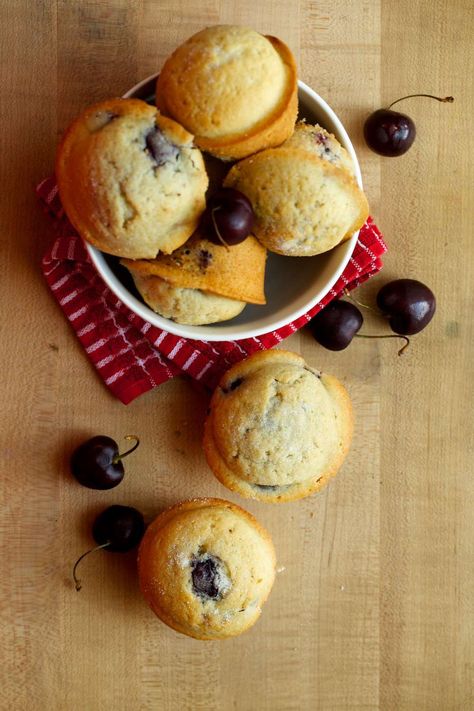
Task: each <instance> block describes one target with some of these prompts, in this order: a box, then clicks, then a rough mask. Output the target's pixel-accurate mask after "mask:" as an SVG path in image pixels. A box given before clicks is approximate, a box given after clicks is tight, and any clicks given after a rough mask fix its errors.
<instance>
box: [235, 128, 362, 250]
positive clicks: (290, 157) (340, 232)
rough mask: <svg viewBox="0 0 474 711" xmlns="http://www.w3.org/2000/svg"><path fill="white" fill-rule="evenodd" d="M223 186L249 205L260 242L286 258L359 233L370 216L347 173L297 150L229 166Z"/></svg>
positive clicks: (279, 150)
mask: <svg viewBox="0 0 474 711" xmlns="http://www.w3.org/2000/svg"><path fill="white" fill-rule="evenodd" d="M290 141H291V139H290ZM224 185H225V186H226V187H229V188H235V189H237V190H240V191H241V192H242V193H244V195H246V196H247V197H248V199H249V200H250V202H251V203H252V207H253V210H254V213H255V224H254V227H253V232H254V234H255V236H256V237H257V238H258V239H259V240H260V242H261V243H262V244H264V245H265V247H267V249H269V250H271V251H272V252H277V253H279V254H285V255H288V256H291V257H309V256H312V255H314V254H321V253H322V252H327V251H328V250H329V249H332V248H333V247H335V246H336V245H337V244H339V243H340V242H342V241H343V240H344V239H347V238H349V237H350V236H351V235H353V234H354V232H355V231H356V230H358V229H360V227H362V225H363V224H364V222H365V220H366V219H367V216H368V212H369V208H368V204H367V200H366V197H365V195H364V193H363V192H362V190H361V189H360V188H359V186H358V185H357V183H356V181H355V179H354V178H353V177H352V175H351V174H350V173H349V172H348V171H347V170H346V169H341V168H338V167H337V166H335V165H333V164H332V163H331V162H330V161H328V160H326V159H323V158H321V157H319V156H318V155H316V154H315V153H314V154H313V153H312V152H311V151H308V150H306V149H305V148H301V147H286V146H280V147H279V148H272V149H269V150H266V151H261V153H258V154H257V155H255V156H251V157H250V158H246V159H245V160H242V161H240V162H239V163H236V164H235V165H234V166H233V167H232V168H231V170H230V171H229V173H228V175H227V177H226V179H225V181H224Z"/></svg>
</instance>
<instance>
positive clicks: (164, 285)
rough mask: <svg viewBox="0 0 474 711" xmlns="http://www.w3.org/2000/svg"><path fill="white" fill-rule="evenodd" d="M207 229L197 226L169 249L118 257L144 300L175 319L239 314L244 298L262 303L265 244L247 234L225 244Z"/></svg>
mask: <svg viewBox="0 0 474 711" xmlns="http://www.w3.org/2000/svg"><path fill="white" fill-rule="evenodd" d="M206 234H207V233H206V231H205V229H204V228H199V229H198V230H197V231H196V232H195V233H194V235H193V236H192V237H191V238H190V239H189V240H188V241H187V242H186V243H185V244H184V245H183V246H182V247H180V248H179V249H177V250H176V251H175V252H173V253H172V254H170V255H159V256H158V257H157V258H156V259H151V260H140V259H139V260H133V259H123V260H122V265H123V266H125V267H127V269H128V270H129V271H130V273H131V275H132V277H133V280H134V282H135V286H136V287H137V289H138V291H139V292H140V294H141V296H142V297H143V299H144V301H145V302H146V303H147V304H148V305H149V306H150V307H151V308H152V309H153V310H154V311H156V312H157V313H159V314H161V316H164V317H166V318H169V319H172V320H173V321H175V322H176V323H182V324H188V325H199V324H208V323H215V322H221V321H225V320H227V319H230V318H234V317H235V316H237V315H238V314H240V313H241V312H242V311H243V309H244V308H245V306H246V305H247V304H248V303H252V304H265V293H264V278H265V260H266V249H265V247H263V246H262V245H261V244H260V242H258V240H256V239H255V237H253V236H252V235H249V236H248V237H247V238H246V239H245V240H244V241H243V242H241V243H240V244H237V245H234V246H232V247H229V248H226V247H223V246H220V245H216V244H214V243H213V242H211V241H210V240H209V239H207V237H206Z"/></svg>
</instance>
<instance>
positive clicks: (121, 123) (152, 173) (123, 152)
mask: <svg viewBox="0 0 474 711" xmlns="http://www.w3.org/2000/svg"><path fill="white" fill-rule="evenodd" d="M56 175H57V180H58V186H59V193H60V197H61V201H62V204H63V206H64V210H65V212H66V214H67V216H68V218H69V219H70V221H71V222H72V224H73V225H74V227H75V228H76V229H77V231H78V232H79V234H80V235H81V236H82V237H83V238H84V239H85V240H87V241H88V242H90V243H91V244H93V245H94V246H95V247H98V248H99V249H101V250H102V251H103V252H107V253H109V254H114V255H116V256H120V257H129V258H130V259H152V258H153V257H155V256H156V255H157V253H158V252H164V253H166V254H168V253H170V252H172V251H173V250H174V249H177V248H178V247H179V246H180V245H182V244H183V243H184V242H185V241H186V240H187V239H188V237H189V236H190V235H191V234H192V233H193V231H194V230H195V228H196V226H197V223H198V221H199V218H200V215H201V213H202V212H203V210H204V209H205V192H206V189H207V185H208V178H207V174H206V170H205V167H204V162H203V158H202V154H201V152H200V151H199V149H198V148H195V147H194V145H193V136H192V135H191V134H190V133H188V131H186V130H185V129H184V128H183V127H182V126H180V125H179V124H177V123H176V122H175V121H172V120H171V119H169V118H166V117H164V116H161V115H160V114H159V112H158V111H157V109H156V108H155V107H153V106H149V105H148V104H146V103H145V102H144V101H140V100H138V99H110V100H108V101H103V102H101V103H99V104H95V105H94V106H91V107H90V108H88V109H86V111H84V113H83V114H82V115H81V116H79V118H78V119H76V121H74V123H73V124H72V125H71V126H70V127H69V129H68V130H67V132H66V134H65V136H64V138H63V140H62V142H61V144H60V146H59V149H58V155H57V161H56Z"/></svg>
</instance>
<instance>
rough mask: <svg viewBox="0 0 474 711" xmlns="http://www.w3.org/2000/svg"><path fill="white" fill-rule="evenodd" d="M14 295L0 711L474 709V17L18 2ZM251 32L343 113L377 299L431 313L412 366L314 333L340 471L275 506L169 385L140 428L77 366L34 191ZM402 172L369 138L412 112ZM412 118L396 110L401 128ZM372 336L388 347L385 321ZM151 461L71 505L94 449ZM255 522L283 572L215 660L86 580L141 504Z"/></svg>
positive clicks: (116, 562)
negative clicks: (84, 113) (186, 49)
mask: <svg viewBox="0 0 474 711" xmlns="http://www.w3.org/2000/svg"><path fill="white" fill-rule="evenodd" d="M0 20H1V27H2V31H1V32H2V34H1V63H0V72H1V82H0V92H1V104H0V105H1V107H2V109H1V112H0V123H1V131H0V146H1V156H2V160H1V161H0V179H1V186H2V200H1V202H0V225H1V230H0V239H1V246H2V255H3V262H4V276H3V278H2V280H1V281H0V289H1V292H0V294H1V303H2V306H3V309H2V321H1V328H2V338H1V341H0V343H1V345H0V347H1V349H2V358H3V360H2V362H3V364H4V369H3V372H4V378H3V392H4V406H3V408H2V427H1V432H2V441H1V446H0V461H1V466H2V476H1V479H0V482H1V483H0V492H1V499H0V500H1V519H0V521H1V523H0V526H1V533H2V543H3V545H2V557H1V579H2V591H1V597H0V610H1V614H2V625H1V633H0V645H1V646H0V654H1V658H2V675H1V689H2V693H1V695H0V708H2V709H8V710H9V711H10V710H11V709H14V710H15V711H17V710H18V711H23V709H25V711H26V709H28V710H30V709H35V711H43V710H44V711H46V710H47V711H56V710H57V711H69V710H71V711H72V710H74V711H109V710H111V709H114V710H120V711H122V710H123V711H135V710H136V711H138V710H141V711H142V710H147V711H148V710H150V711H151V710H152V709H153V710H155V709H160V710H163V711H168V710H170V711H174V710H179V711H181V710H186V709H190V710H191V709H192V710H193V711H197V710H199V709H203V710H206V711H222V710H225V711H227V709H229V710H230V709H239V711H240V710H241V711H267V710H270V709H271V710H272V711H273V710H274V709H279V710H282V711H292V710H294V711H302V710H311V711H312V710H318V711H346V710H347V711H349V710H352V709H360V710H362V709H364V710H369V709H371V710H372V709H374V710H375V709H382V710H383V711H392V710H393V711H468V710H469V709H472V708H474V690H473V678H474V668H473V667H474V665H473V659H474V609H473V607H474V602H473V601H474V583H473V581H474V519H473V515H472V511H473V503H474V485H473V482H474V477H473V466H472V461H473V459H474V456H473V455H474V451H473V449H474V444H473V442H474V439H473V431H472V430H473V410H472V403H473V401H474V386H473V382H474V372H473V370H474V369H473V362H474V358H473V345H474V332H473V331H474V327H473V319H472V313H473V307H474V304H473V296H472V294H473V288H472V285H473V280H474V274H473V271H474V254H473V252H474V248H473V246H472V240H471V231H472V227H471V225H472V220H473V201H472V184H473V182H474V180H473V178H474V176H473V170H472V156H473V149H474V145H473V144H474V139H473V132H472V127H471V123H472V113H473V109H474V105H473V103H474V102H473V96H472V81H471V78H472V74H473V66H472V64H473V55H472V50H471V44H472V32H471V31H470V26H471V24H472V4H471V3H470V2H468V0H465V1H463V0H454V1H453V2H448V1H447V0H434V1H432V2H428V1H427V0H423V1H422V2H419V3H413V2H409V0H399V2H397V3H393V2H388V0H361V1H360V2H357V3H347V2H342V0H320V1H319V2H314V1H313V0H299V1H295V2H292V3H288V2H284V1H283V0H274V1H272V0H262V1H261V2H250V1H249V0H242V1H241V2H239V3H230V2H217V0H203V2H200V3H191V2H189V1H187V0H181V1H180V2H176V1H174V0H173V1H171V0H165V1H164V2H154V1H152V0H143V1H140V2H139V1H134V2H128V1H127V0H81V1H79V0H58V1H57V2H53V1H52V0H51V1H48V0H38V1H37V2H34V3H32V2H27V0H11V1H10V2H7V3H3V4H2V6H1V8H0ZM220 22H221V23H241V24H247V25H250V26H252V27H254V28H255V29H257V30H259V31H262V32H265V33H266V34H272V35H277V36H279V37H281V38H282V39H283V40H285V41H286V42H287V43H288V44H289V45H290V46H291V47H292V49H293V51H294V53H295V55H296V57H297V59H298V65H299V73H300V76H301V78H302V79H303V80H304V81H306V82H307V83H309V84H310V85H311V86H313V87H314V88H315V89H316V90H317V91H318V92H319V93H320V94H321V95H323V96H324V97H325V98H326V99H327V100H328V101H329V103H330V104H331V105H332V106H333V107H334V108H335V110H336V111H337V112H338V114H339V115H340V117H341V118H342V120H343V122H344V123H345V125H346V127H347V128H348V130H349V133H350V135H351V137H352V139H353V142H354V144H355V147H356V150H357V152H358V155H359V158H360V161H361V165H362V170H363V175H364V184H365V188H366V191H367V194H368V197H369V201H370V204H371V208H372V213H373V214H374V216H375V218H376V220H377V222H378V223H379V225H380V227H381V229H382V230H383V231H384V233H385V236H386V239H387V242H388V244H389V253H388V255H387V257H386V260H385V270H384V272H383V273H382V275H380V276H379V277H378V278H377V279H374V280H373V281H371V282H369V283H368V284H367V285H365V286H364V287H363V288H361V290H360V292H361V298H362V300H371V299H373V298H374V297H375V294H376V291H377V289H378V288H379V287H380V285H381V284H382V283H384V282H385V281H387V280H389V279H390V278H393V277H397V276H410V277H414V278H419V279H421V280H422V281H425V282H426V283H428V284H429V285H431V286H432V287H433V289H434V291H435V293H436V295H437V297H438V312H437V315H436V317H435V319H434V321H433V323H432V325H430V327H429V328H428V329H427V330H426V332H424V333H422V334H420V335H419V336H417V337H414V338H413V341H412V344H411V346H410V348H409V350H408V352H407V353H406V355H405V356H404V357H403V358H397V356H396V347H395V346H394V344H393V342H392V341H362V340H361V341H357V342H354V343H353V344H352V346H351V347H350V348H349V349H348V350H347V351H342V352H341V353H337V354H335V353H330V352H328V351H325V350H323V349H322V348H320V347H319V346H317V345H316V344H315V343H314V342H313V341H312V339H311V338H310V336H309V335H308V334H307V333H302V334H298V335H296V336H294V337H292V338H291V339H289V340H288V341H287V342H286V343H285V347H288V348H290V349H293V350H296V351H299V352H301V353H302V354H303V355H304V356H305V358H306V359H307V360H308V362H309V363H310V364H311V365H313V366H316V367H319V368H322V369H324V370H326V371H328V372H332V373H334V374H335V375H337V376H338V377H340V378H341V379H342V380H343V381H344V382H345V383H346V385H347V387H348V389H349V390H350V392H351V395H352V398H353V401H354V407H355V414H356V431H355V437H354V443H353V447H352V449H351V452H350V455H349V457H348V460H347V462H346V464H345V465H344V467H343V470H342V471H341V473H340V475H339V476H338V477H337V478H336V479H335V480H334V481H333V482H332V483H331V484H330V486H329V487H328V488H327V489H326V490H325V491H323V492H321V493H320V494H319V495H317V496H315V497H313V498H310V499H307V500H304V501H301V502H298V503H294V504H288V505H282V506H280V507H273V506H265V505H263V504H258V503H251V502H246V501H243V500H242V499H239V497H237V496H233V495H232V494H230V493H229V492H227V491H226V490H225V489H224V488H223V487H221V486H220V485H219V484H218V483H217V482H216V481H215V480H214V478H213V477H212V476H211V474H210V472H209V470H208V468H207V465H206V464H205V461H204V457H203V454H202V451H201V445H200V441H201V432H202V423H203V418H204V413H205V409H206V404H207V403H206V398H205V397H204V396H203V395H202V394H200V393H198V392H197V391H196V390H194V389H193V388H191V387H190V386H189V384H188V383H186V382H184V381H180V380H176V381H174V382H170V383H167V384H165V385H162V386H161V387H160V388H159V389H157V390H156V391H155V392H151V393H148V394H146V395H144V396H142V397H140V398H139V399H138V400H137V401H135V402H134V403H132V404H131V405H129V406H128V407H124V406H122V405H121V404H120V403H118V402H117V401H116V400H114V399H113V398H112V396H110V395H109V394H108V392H107V391H106V389H105V388H104V387H103V385H102V384H101V382H100V381H99V379H98V377H97V376H96V374H95V372H94V370H93V368H92V367H91V366H90V365H89V363H88V361H87V359H86V358H85V356H84V354H83V352H82V350H81V348H80V346H79V345H78V343H77V341H76V339H75V337H74V335H73V333H72V332H71V330H70V329H69V327H68V325H67V324H66V322H65V320H64V318H63V316H62V314H61V313H60V311H59V309H58V308H57V306H56V304H55V303H54V302H53V299H52V298H51V296H50V294H49V293H48V290H47V288H46V286H45V283H44V282H43V280H42V277H41V273H40V269H39V261H40V258H41V255H42V253H43V252H44V251H45V249H46V247H47V245H48V243H49V241H50V239H51V237H52V235H51V226H50V223H49V220H48V218H47V217H45V216H43V215H42V213H41V210H40V209H39V208H38V205H37V204H36V200H35V197H34V194H33V188H34V185H35V184H36V182H38V181H39V180H40V179H41V178H42V177H43V176H44V175H47V174H48V173H49V172H50V171H51V170H52V166H53V161H54V152H55V147H56V144H57V140H58V137H59V135H60V134H61V133H62V131H63V130H64V128H65V127H66V125H67V124H68V122H69V121H70V120H71V119H72V118H73V117H74V116H75V115H76V114H77V112H78V111H79V110H80V109H81V108H83V107H84V106H85V105H87V104H88V103H91V102H93V101H96V100H100V99H102V98H105V97H108V96H111V95H120V94H122V93H123V92H124V91H125V90H126V89H127V88H128V87H129V86H130V85H132V84H133V83H135V82H136V81H137V80H138V79H140V78H143V77H145V76H147V75H148V74H151V73H153V72H155V71H157V70H158V69H159V67H160V66H161V64H162V62H163V60H164V58H165V57H166V56H167V54H168V53H169V52H170V51H171V50H172V49H173V48H174V47H175V46H176V45H177V44H179V43H180V42H181V41H183V40H184V39H185V38H186V37H188V36H189V35H190V34H192V33H193V32H195V31H197V30H199V29H201V28H202V27H204V26H206V25H209V24H214V23H220ZM417 90H419V91H423V92H426V91H433V92H440V93H441V94H448V93H450V94H453V95H454V96H455V97H456V101H455V103H454V104H452V105H447V106H444V105H438V104H435V103H434V102H433V103H430V102H429V101H427V100H424V99H419V100H416V99H415V100H412V101H411V102H410V103H407V104H406V105H405V108H404V109H401V110H406V111H407V112H408V113H409V114H410V115H411V116H413V118H414V119H415V120H416V123H417V127H418V136H417V140H416V142H415V144H414V146H413V148H412V149H411V150H410V152H409V153H407V154H406V155H405V156H404V157H402V158H398V159H393V160H392V159H383V160H382V159H380V158H378V157H377V156H375V155H374V154H373V153H370V151H369V150H368V149H367V148H366V147H365V145H364V143H363V136H362V125H363V120H364V117H365V116H366V115H367V113H369V112H370V111H371V110H373V109H375V108H378V107H379V106H381V105H382V104H383V103H388V102H390V101H392V100H395V99H396V98H398V97H399V96H401V95H403V94H408V93H413V92H415V91H417ZM400 108H401V107H400ZM364 328H365V329H366V330H367V331H369V332H376V331H377V330H379V329H380V324H379V322H378V321H377V319H376V317H374V318H371V317H370V316H369V317H367V319H366V324H365V326H364ZM129 432H137V433H139V434H140V436H141V438H142V446H141V447H140V448H139V449H138V450H137V452H136V453H135V454H134V455H133V459H132V458H131V459H130V460H129V461H128V462H127V467H126V469H127V476H126V479H125V481H124V482H123V484H122V485H121V486H120V487H119V488H117V489H115V490H113V491H109V492H92V491H89V490H86V489H83V488H81V487H79V486H78V485H77V484H76V483H75V482H74V481H73V480H72V478H71V476H70V474H69V471H68V455H69V453H70V452H71V450H72V449H73V447H74V446H75V445H76V444H78V443H79V442H80V441H81V440H83V439H84V438H85V437H87V436H89V435H92V434H97V433H107V434H109V435H111V436H114V437H115V438H116V439H118V440H120V439H121V438H122V437H123V435H125V434H127V433H129ZM202 495H210V496H213V495H216V496H223V497H226V498H229V499H231V500H233V501H235V502H236V503H240V504H241V505H242V504H243V505H244V506H245V507H246V508H248V509H249V510H250V511H251V512H252V513H254V514H255V515H256V516H257V517H258V518H259V519H260V520H261V521H262V523H263V524H264V525H266V526H267V527H268V528H269V530H270V531H271V532H272V535H273V538H274V541H275V545H276V549H277V551H278V559H279V565H280V566H281V567H284V570H283V571H282V572H281V573H279V575H278V579H277V581H276V584H275V587H274V590H273V592H272V595H271V597H270V599H269V601H268V603H267V604H266V606H265V609H264V612H263V615H262V618H261V620H260V621H259V623H258V624H257V625H256V626H255V627H254V628H253V629H252V630H251V631H250V632H248V633H247V634H245V635H243V636H242V637H240V638H236V639H233V640H228V641H225V642H223V643H201V642H198V641H196V640H192V639H187V638H184V637H183V636H180V635H177V634H176V633H174V632H172V631H171V630H169V629H168V628H166V627H165V626H164V625H162V624H160V623H159V622H158V621H157V620H156V619H155V618H154V616H153V614H152V613H151V612H150V611H149V610H148V609H147V607H146V606H145V604H144V603H143V602H142V600H141V598H140V595H139V592H138V589H137V583H136V576H135V561H134V556H133V554H130V555H128V554H127V555H124V556H119V555H112V554H106V553H101V554H99V553H98V554H95V557H91V558H89V559H88V560H87V561H85V562H84V565H83V568H82V571H81V577H82V580H83V590H82V591H81V593H80V594H77V593H76V592H75V591H74V589H73V586H72V584H71V575H70V573H71V566H72V563H73V561H74V559H75V558H76V557H77V556H78V555H79V554H80V553H81V552H82V551H84V550H85V549H87V548H88V547H89V546H90V544H91V539H90V525H91V522H92V521H93V519H94V516H95V515H96V514H97V513H98V512H99V511H100V510H101V509H103V508H104V507H105V506H107V505H110V504H111V503H129V504H132V505H135V506H137V507H138V508H141V509H142V510H143V511H144V513H145V514H146V516H147V517H149V518H151V517H152V516H153V515H154V514H156V513H157V512H158V511H160V510H161V509H162V508H163V507H164V506H165V505H167V504H170V503H173V502H175V501H177V500H179V499H181V498H186V497H189V496H202Z"/></svg>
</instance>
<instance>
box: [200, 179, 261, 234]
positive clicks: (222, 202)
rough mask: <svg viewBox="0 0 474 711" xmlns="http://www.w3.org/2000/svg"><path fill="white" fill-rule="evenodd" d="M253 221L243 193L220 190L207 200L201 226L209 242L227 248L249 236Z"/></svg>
mask: <svg viewBox="0 0 474 711" xmlns="http://www.w3.org/2000/svg"><path fill="white" fill-rule="evenodd" d="M254 219H255V215H254V212H253V209H252V205H251V203H250V200H249V199H248V198H247V197H246V196H245V195H244V194H243V193H241V192H240V191H239V190H234V188H221V189H220V190H218V191H217V192H216V193H215V194H214V195H212V197H210V198H209V200H208V202H207V207H206V210H205V211H204V214H203V217H202V222H201V224H202V226H203V228H204V230H205V232H206V237H207V238H208V239H209V240H210V241H211V242H214V244H219V245H224V246H226V247H229V246H230V245H234V244H239V243H240V242H243V241H244V239H246V238H247V237H248V236H249V234H250V232H251V231H252V227H253V223H254Z"/></svg>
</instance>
